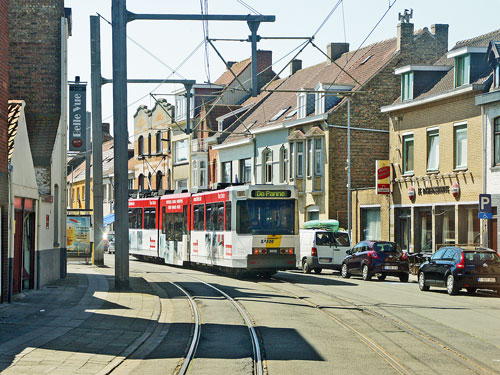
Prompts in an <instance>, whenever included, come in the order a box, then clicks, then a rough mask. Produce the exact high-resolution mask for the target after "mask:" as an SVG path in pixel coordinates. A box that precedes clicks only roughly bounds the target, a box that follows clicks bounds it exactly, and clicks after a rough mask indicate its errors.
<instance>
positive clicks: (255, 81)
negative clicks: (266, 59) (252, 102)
mask: <svg viewBox="0 0 500 375" xmlns="http://www.w3.org/2000/svg"><path fill="white" fill-rule="evenodd" d="M247 23H248V27H249V28H250V31H251V32H252V34H251V35H250V41H251V42H252V96H253V97H255V96H257V95H258V94H259V87H258V86H259V83H258V76H257V42H258V39H259V38H258V35H257V30H258V29H259V25H260V22H258V21H248V22H247Z"/></svg>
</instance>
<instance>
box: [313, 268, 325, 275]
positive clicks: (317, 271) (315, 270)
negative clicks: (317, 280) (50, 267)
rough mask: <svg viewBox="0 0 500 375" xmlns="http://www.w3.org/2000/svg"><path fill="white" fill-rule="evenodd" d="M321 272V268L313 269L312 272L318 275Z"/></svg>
mask: <svg viewBox="0 0 500 375" xmlns="http://www.w3.org/2000/svg"><path fill="white" fill-rule="evenodd" d="M321 271H323V268H319V267H318V268H315V269H314V272H315V273H318V274H320V273H321Z"/></svg>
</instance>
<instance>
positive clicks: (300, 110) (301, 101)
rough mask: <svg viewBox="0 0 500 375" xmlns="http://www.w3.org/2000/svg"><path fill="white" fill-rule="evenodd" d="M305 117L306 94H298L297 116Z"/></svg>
mask: <svg viewBox="0 0 500 375" xmlns="http://www.w3.org/2000/svg"><path fill="white" fill-rule="evenodd" d="M304 117H306V94H298V96H297V118H298V119H299V118H304Z"/></svg>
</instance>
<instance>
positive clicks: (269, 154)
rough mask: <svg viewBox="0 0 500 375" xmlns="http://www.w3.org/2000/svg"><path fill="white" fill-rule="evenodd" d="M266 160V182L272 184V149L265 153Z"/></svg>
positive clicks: (264, 158)
mask: <svg viewBox="0 0 500 375" xmlns="http://www.w3.org/2000/svg"><path fill="white" fill-rule="evenodd" d="M263 161H264V182H265V183H266V184H270V183H272V182H273V154H272V151H271V150H266V151H264V153H263Z"/></svg>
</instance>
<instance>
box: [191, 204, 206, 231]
mask: <svg viewBox="0 0 500 375" xmlns="http://www.w3.org/2000/svg"><path fill="white" fill-rule="evenodd" d="M193 230H199V231H204V230H205V205H203V204H198V205H196V206H194V209H193Z"/></svg>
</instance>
